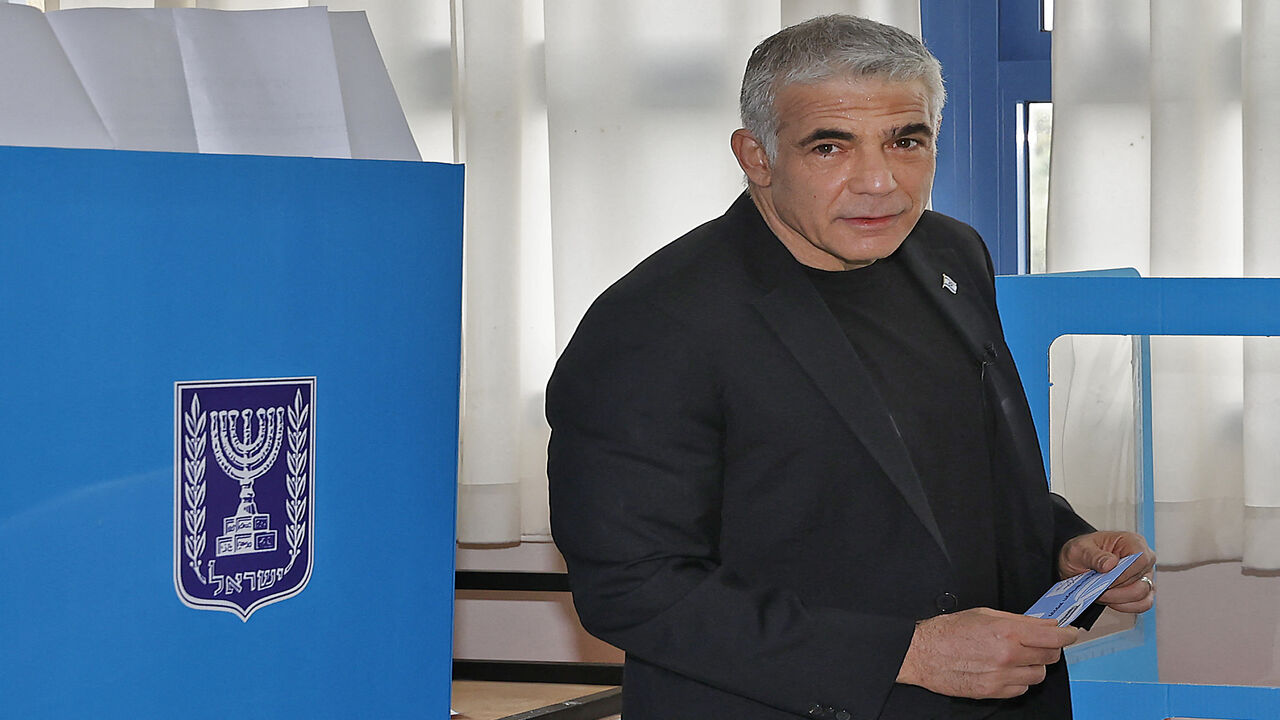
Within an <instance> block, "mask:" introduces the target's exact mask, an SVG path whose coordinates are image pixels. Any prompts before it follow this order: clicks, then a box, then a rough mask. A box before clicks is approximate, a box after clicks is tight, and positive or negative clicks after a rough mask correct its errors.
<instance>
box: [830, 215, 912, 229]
mask: <svg viewBox="0 0 1280 720" xmlns="http://www.w3.org/2000/svg"><path fill="white" fill-rule="evenodd" d="M900 215H902V213H900V212H897V213H890V214H887V215H879V214H877V215H858V216H853V217H844V218H841V220H843V221H844V222H846V223H849V224H850V225H854V226H857V227H866V228H874V227H881V226H884V225H891V224H893V222H894V221H896V220H897V219H898V217H899V216H900Z"/></svg>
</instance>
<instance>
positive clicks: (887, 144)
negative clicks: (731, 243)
mask: <svg viewBox="0 0 1280 720" xmlns="http://www.w3.org/2000/svg"><path fill="white" fill-rule="evenodd" d="M777 111H778V119H779V126H778V153H777V155H778V156H777V158H776V159H775V160H774V161H773V162H769V161H768V159H767V158H764V156H763V149H762V148H760V149H759V154H758V159H760V160H762V163H763V164H762V165H761V164H757V165H755V167H754V168H753V167H751V166H750V165H751V163H750V162H749V161H747V160H744V159H743V154H742V152H738V154H739V160H740V162H742V164H743V169H744V170H745V171H746V172H747V176H748V178H749V179H750V180H751V182H752V184H753V185H754V186H755V187H753V188H752V194H753V197H755V198H756V202H757V205H758V206H759V207H760V209H761V212H762V214H763V215H764V217H765V220H766V221H767V222H768V223H769V226H770V228H772V229H773V231H774V233H775V234H777V235H778V237H779V239H780V240H782V242H783V244H784V245H786V246H787V249H788V250H790V251H791V253H792V255H794V256H795V257H796V259H797V260H799V261H800V262H801V263H804V264H805V265H809V266H811V267H816V268H821V269H824V270H847V269H853V268H858V267H864V266H866V265H869V264H871V263H873V262H875V261H876V260H879V259H880V258H883V257H887V256H889V255H890V254H892V253H893V252H894V251H895V250H897V249H898V246H900V245H901V244H902V241H903V240H905V239H906V237H907V234H908V233H910V232H911V229H912V228H914V227H915V225H916V221H918V220H919V219H920V215H921V214H922V213H923V212H924V208H925V204H926V203H928V201H929V191H930V188H931V187H932V185H933V172H934V162H935V158H934V132H935V129H934V127H933V124H934V123H933V117H932V115H931V114H930V112H929V103H928V94H927V92H926V91H925V86H924V83H923V82H920V81H913V82H897V81H893V80H884V79H880V78H875V77H862V78H856V79H840V78H837V79H831V80H826V81H822V82H819V83H814V84H805V85H789V86H786V87H784V88H782V89H781V90H780V91H779V93H778V97H777ZM742 132H745V131H739V133H742ZM748 137H749V136H748ZM738 148H739V143H738V142H737V139H736V138H735V151H737V150H738Z"/></svg>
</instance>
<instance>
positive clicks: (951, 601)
mask: <svg viewBox="0 0 1280 720" xmlns="http://www.w3.org/2000/svg"><path fill="white" fill-rule="evenodd" d="M933 604H934V605H936V606H937V608H938V611H939V612H944V613H949V612H951V611H952V610H955V609H956V607H957V606H959V604H960V601H959V600H956V596H955V595H952V594H951V593H949V592H944V593H942V594H941V595H939V596H938V597H937V598H936V599H935V600H934V601H933Z"/></svg>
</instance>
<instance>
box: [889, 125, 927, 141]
mask: <svg viewBox="0 0 1280 720" xmlns="http://www.w3.org/2000/svg"><path fill="white" fill-rule="evenodd" d="M886 135H887V136H888V137H891V138H902V137H908V136H911V135H923V136H925V137H929V138H931V137H933V128H931V127H929V126H928V125H927V124H925V123H909V124H907V125H903V126H902V127H896V128H893V129H891V130H890V131H889V132H888V133H886Z"/></svg>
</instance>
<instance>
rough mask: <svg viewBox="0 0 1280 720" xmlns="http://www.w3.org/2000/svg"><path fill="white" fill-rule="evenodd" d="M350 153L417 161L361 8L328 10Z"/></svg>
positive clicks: (364, 156) (396, 99)
mask: <svg viewBox="0 0 1280 720" xmlns="http://www.w3.org/2000/svg"><path fill="white" fill-rule="evenodd" d="M329 25H330V27H331V28H332V30H333V51H334V54H335V55H336V56H337V59H338V79H339V81H340V82H341V85H342V106H343V108H344V110H345V112H346V118H347V136H348V137H349V138H350V140H351V157H354V158H365V159H371V160H421V159H422V156H421V155H419V154H418V146H417V144H416V143H414V141H413V133H412V132H410V131H409V122H408V121H407V120H405V117H404V110H403V109H402V108H401V107H400V99H399V98H398V97H397V96H396V90H395V87H394V86H392V84H391V76H390V75H388V74H387V66H386V64H384V63H383V61H382V54H381V53H380V52H378V43H377V41H376V40H375V39H374V37H373V30H372V29H371V28H370V27H369V19H368V17H366V16H365V14H364V12H331V13H329Z"/></svg>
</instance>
